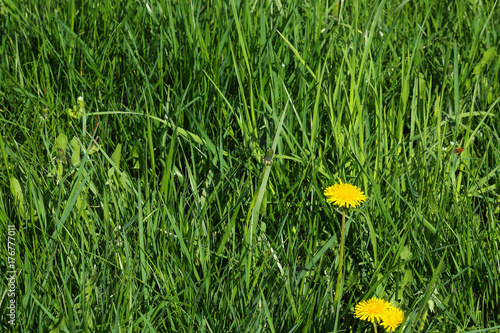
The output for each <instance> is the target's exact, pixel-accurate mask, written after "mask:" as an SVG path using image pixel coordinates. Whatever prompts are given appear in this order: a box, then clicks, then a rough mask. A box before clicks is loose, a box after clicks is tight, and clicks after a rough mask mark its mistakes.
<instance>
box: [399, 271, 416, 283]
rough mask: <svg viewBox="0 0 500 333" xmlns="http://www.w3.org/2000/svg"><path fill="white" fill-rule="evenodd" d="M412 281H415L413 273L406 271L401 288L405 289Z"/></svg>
mask: <svg viewBox="0 0 500 333" xmlns="http://www.w3.org/2000/svg"><path fill="white" fill-rule="evenodd" d="M412 281H413V273H412V271H411V269H405V275H404V277H403V280H402V281H401V286H402V287H404V286H406V285H407V284H408V283H410V282H412Z"/></svg>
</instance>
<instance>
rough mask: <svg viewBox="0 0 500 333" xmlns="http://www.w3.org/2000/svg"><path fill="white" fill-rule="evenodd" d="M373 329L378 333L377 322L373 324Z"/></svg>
mask: <svg viewBox="0 0 500 333" xmlns="http://www.w3.org/2000/svg"><path fill="white" fill-rule="evenodd" d="M373 327H374V328H375V333H377V323H376V322H374V323H373Z"/></svg>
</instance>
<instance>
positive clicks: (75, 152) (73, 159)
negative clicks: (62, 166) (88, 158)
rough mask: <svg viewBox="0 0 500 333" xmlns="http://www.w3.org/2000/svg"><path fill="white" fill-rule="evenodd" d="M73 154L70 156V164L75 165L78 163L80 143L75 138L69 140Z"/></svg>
mask: <svg viewBox="0 0 500 333" xmlns="http://www.w3.org/2000/svg"><path fill="white" fill-rule="evenodd" d="M70 145H71V148H72V149H73V153H72V154H71V164H73V165H77V164H79V163H80V143H79V142H78V140H77V139H76V138H73V139H71V142H70Z"/></svg>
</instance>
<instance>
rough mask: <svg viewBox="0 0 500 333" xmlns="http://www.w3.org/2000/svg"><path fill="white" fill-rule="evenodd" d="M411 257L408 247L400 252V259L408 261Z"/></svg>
mask: <svg viewBox="0 0 500 333" xmlns="http://www.w3.org/2000/svg"><path fill="white" fill-rule="evenodd" d="M412 256H413V253H411V251H410V248H409V247H408V246H405V247H403V251H401V259H402V260H410V259H411V258H412Z"/></svg>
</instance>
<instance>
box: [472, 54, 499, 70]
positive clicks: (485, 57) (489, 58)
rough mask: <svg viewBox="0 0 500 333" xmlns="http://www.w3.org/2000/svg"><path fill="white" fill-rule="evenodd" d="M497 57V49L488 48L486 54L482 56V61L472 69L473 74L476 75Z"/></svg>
mask: <svg viewBox="0 0 500 333" xmlns="http://www.w3.org/2000/svg"><path fill="white" fill-rule="evenodd" d="M496 55H497V48H496V47H490V48H489V49H488V50H486V52H484V54H483V59H481V61H480V62H479V63H478V64H477V65H476V67H474V74H475V75H478V74H479V73H480V72H481V70H482V69H483V68H484V67H486V66H487V65H488V64H489V63H491V62H492V61H493V60H495V58H496Z"/></svg>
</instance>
